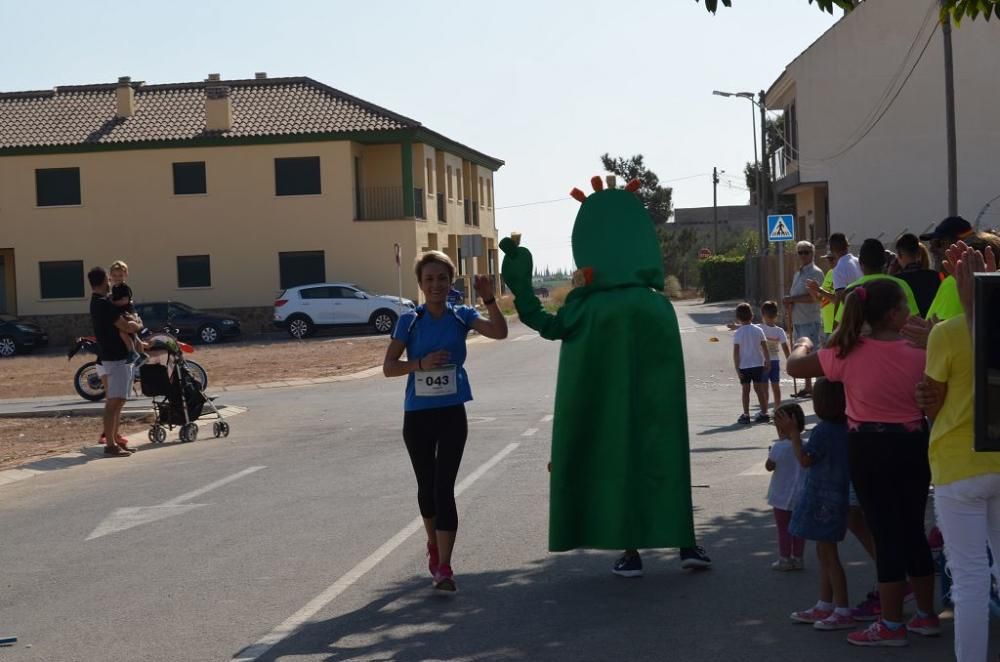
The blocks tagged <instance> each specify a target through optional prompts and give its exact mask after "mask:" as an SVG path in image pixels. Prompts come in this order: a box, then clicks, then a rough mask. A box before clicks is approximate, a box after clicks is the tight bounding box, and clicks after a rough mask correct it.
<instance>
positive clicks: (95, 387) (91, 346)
mask: <svg viewBox="0 0 1000 662" xmlns="http://www.w3.org/2000/svg"><path fill="white" fill-rule="evenodd" d="M166 335H169V336H171V337H174V336H173V334H170V333H167V334H166ZM175 340H176V339H175ZM177 345H178V346H179V347H180V348H181V351H182V352H184V353H185V354H191V353H193V352H194V347H193V346H191V345H189V344H188V343H185V342H181V341H179V340H177ZM80 353H84V354H91V355H93V356H97V339H96V338H94V337H93V336H84V337H82V338H77V339H76V342H75V343H74V344H73V346H72V347H70V350H69V353H68V354H67V357H66V358H67V360H70V359H72V358H73V357H74V356H76V355H77V354H80ZM185 363H186V365H187V369H188V370H189V371H190V372H191V375H192V376H193V377H194V378H195V380H197V381H198V383H199V384H201V390H202V391H204V390H205V389H206V388H207V387H208V373H207V372H205V368H203V367H202V366H201V364H199V363H196V362H195V361H192V360H190V359H188V360H186V361H185ZM139 384H140V377H139V371H138V370H136V371H135V377H134V381H133V383H132V393H133V394H134V395H136V396H138V395H140V394H141V393H142V389H141V388H140V386H139ZM73 387H74V388H75V389H76V392H77V393H78V394H79V395H80V397H81V398H83V399H84V400H89V401H90V402H100V401H101V400H103V399H104V395H105V394H104V383H103V382H102V381H101V376H100V375H99V374H97V361H96V360H94V361H87V362H86V363H84V364H83V365H82V366H80V368H79V370H77V371H76V374H75V375H74V376H73Z"/></svg>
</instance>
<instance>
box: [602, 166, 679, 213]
mask: <svg viewBox="0 0 1000 662" xmlns="http://www.w3.org/2000/svg"><path fill="white" fill-rule="evenodd" d="M601 165H602V166H603V167H604V169H605V170H606V171H608V172H610V173H612V174H614V175H617V176H618V177H619V178H620V179H622V180H624V181H625V182H626V183H627V182H630V181H632V180H633V179H638V180H639V181H640V182H641V183H642V186H640V187H639V190H638V191H636V192H635V194H636V195H637V196H639V199H640V200H641V201H642V204H643V205H645V207H646V211H648V212H649V215H650V216H651V217H652V218H653V224H654V225H658V226H659V225H662V224H664V223H666V222H667V221H668V220H670V217H671V216H673V214H674V205H673V193H674V191H673V189H671V188H664V187H662V186H660V178H659V177H657V176H656V173H655V172H653V171H652V170H649V169H648V168H647V167H646V166H645V164H644V163H643V157H642V154H636V155H635V156H633V157H631V158H629V159H624V158H621V157H617V158H614V159H613V158H611V156H610V155H609V154H607V153H605V154H602V155H601Z"/></svg>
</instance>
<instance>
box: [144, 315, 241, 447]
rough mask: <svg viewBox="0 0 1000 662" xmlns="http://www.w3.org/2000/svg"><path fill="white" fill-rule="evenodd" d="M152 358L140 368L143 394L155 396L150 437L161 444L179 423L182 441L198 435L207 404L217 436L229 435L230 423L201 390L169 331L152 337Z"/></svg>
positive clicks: (150, 356) (149, 352)
mask: <svg viewBox="0 0 1000 662" xmlns="http://www.w3.org/2000/svg"><path fill="white" fill-rule="evenodd" d="M148 342H149V349H148V354H149V361H148V362H147V363H146V364H145V365H143V366H142V367H141V368H139V373H140V383H141V384H142V394H143V395H145V396H149V397H151V398H153V411H154V413H155V415H156V419H155V420H154V422H153V425H152V427H150V429H149V440H150V441H151V442H153V443H154V444H162V443H163V442H164V441H166V439H167V430H172V429H173V428H174V426H180V428H181V429H180V440H181V442H183V443H187V442H191V441H194V440H195V439H197V438H198V424H197V423H196V422H195V421H197V420H198V418H199V417H200V416H201V415H202V412H203V411H204V409H205V407H206V405H207V406H208V408H209V409H211V410H212V411H213V412H214V413H215V416H216V419H217V420H216V421H215V422H214V423H212V434H213V436H214V437H215V438H219V437H228V436H229V423H227V422H226V421H224V420H222V414H220V413H219V410H218V409H217V408H216V407H215V404H214V403H213V402H212V400H211V399H210V398H208V397H207V396H206V395H205V393H204V391H202V389H201V384H200V383H199V382H198V381H197V380H196V379H195V378H194V376H193V375H192V374H191V371H190V370H189V369H188V367H187V364H186V362H185V360H184V354H183V352H182V351H181V348H180V346H179V345H178V343H177V341H176V340H175V339H174V338H173V337H171V336H169V335H166V334H161V335H156V336H153V337H152V338H150V339H149V341H148Z"/></svg>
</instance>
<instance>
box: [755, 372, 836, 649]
mask: <svg viewBox="0 0 1000 662" xmlns="http://www.w3.org/2000/svg"><path fill="white" fill-rule="evenodd" d="M813 406H814V408H815V410H816V416H817V417H819V419H820V423H819V425H817V426H816V427H815V428H813V431H812V433H811V434H810V435H809V443H807V444H805V445H804V446H803V444H802V437H801V436H800V435H799V434H798V433H796V432H794V428H793V432H792V435H791V440H792V449H793V450H794V452H795V457H796V458H797V459H798V461H799V464H801V465H802V466H803V467H804V468H805V469H806V471H805V482H804V484H803V487H802V492H801V493H800V494H799V498H798V500H797V501H796V503H795V508H794V510H793V511H792V512H793V514H792V521H791V524H790V525H789V527H788V528H789V531H790V532H791V533H792V534H793V535H797V536H801V537H802V538H804V539H806V540H815V541H816V556H817V558H818V559H819V601H818V602H817V603H816V604H815V605H814V606H812V607H810V608H809V609H806V610H804V611H797V612H795V613H794V614H792V617H791V618H792V620H793V621H797V622H799V623H811V624H812V625H813V627H814V628H816V629H817V630H844V629H850V628H853V627H854V626H855V621H854V618H853V611H852V610H851V608H850V607H849V606H848V605H849V603H848V597H847V576H846V575H845V574H844V566H843V565H842V564H841V563H840V555H839V554H838V552H837V543H839V542H840V541H842V540H843V539H844V536H845V535H846V533H847V514H848V510H849V506H848V503H849V501H848V489H849V487H848V486H849V485H850V482H851V475H850V468H849V463H848V457H847V414H846V412H845V408H846V406H847V404H846V402H845V400H844V387H843V385H842V384H838V383H835V382H830V381H827V380H825V379H820V380H817V381H816V384H815V386H814V387H813ZM785 416H786V415H785V414H784V413H782V414H780V415H779V414H775V417H774V418H775V423H776V424H777V425H782V424H785V425H787V424H788V422H787V421H785V420H783V419H784V418H785Z"/></svg>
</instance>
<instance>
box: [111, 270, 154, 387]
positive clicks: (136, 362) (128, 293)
mask: <svg viewBox="0 0 1000 662" xmlns="http://www.w3.org/2000/svg"><path fill="white" fill-rule="evenodd" d="M108 278H109V279H110V280H111V303H113V304H115V305H116V306H118V308H120V309H121V310H122V313H123V314H124V315H125V316H127V317H129V318H130V319H131V320H133V321H139V315H138V314H137V313H136V311H135V306H134V305H133V304H132V288H131V287H129V286H128V283H126V281H127V280H128V265H127V264H125V263H124V262H123V261H122V260H115V261H114V262H113V263H112V264H111V267H110V268H109V269H108ZM118 335H120V336H121V339H122V342H123V343H125V346H126V347H128V348H129V353H128V358H127V359H126V361H128V362H129V363H131V364H132V365H133V366H135V367H136V368H138V367H139V366H141V365H142V364H144V363H145V362H146V361H148V360H149V355H148V354H146V353H145V352H143V344H142V341H141V340H139V336H138V335H136V334H129V333H125V332H124V331H119V332H118Z"/></svg>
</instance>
